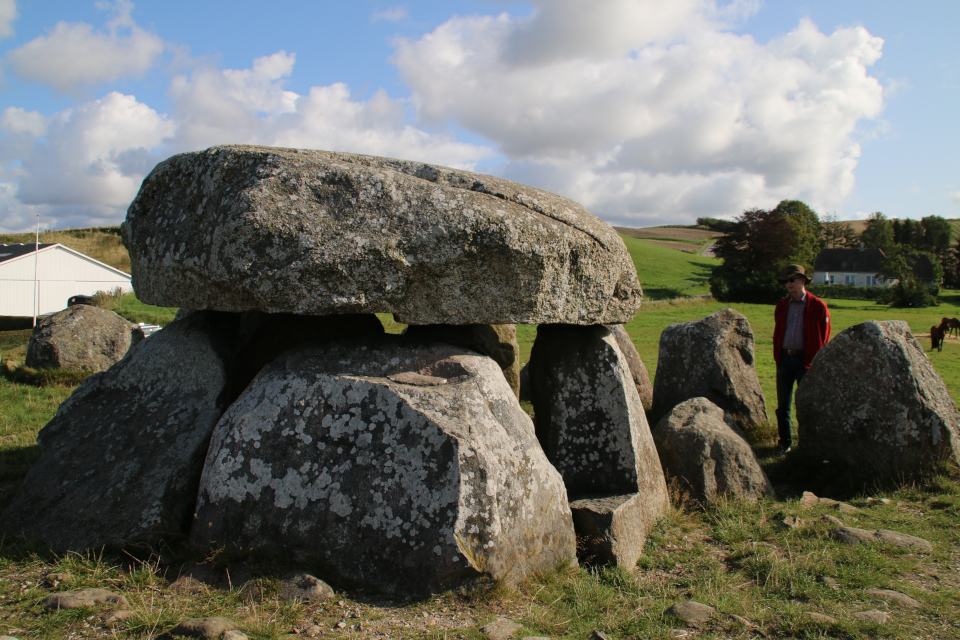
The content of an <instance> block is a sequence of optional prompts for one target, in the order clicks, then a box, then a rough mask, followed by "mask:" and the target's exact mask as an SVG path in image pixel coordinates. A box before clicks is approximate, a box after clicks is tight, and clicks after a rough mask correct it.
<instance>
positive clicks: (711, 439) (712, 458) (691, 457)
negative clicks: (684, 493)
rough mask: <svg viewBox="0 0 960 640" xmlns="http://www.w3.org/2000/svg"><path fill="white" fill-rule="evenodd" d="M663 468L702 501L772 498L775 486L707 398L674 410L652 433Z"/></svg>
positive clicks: (692, 399)
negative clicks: (725, 498) (729, 498)
mask: <svg viewBox="0 0 960 640" xmlns="http://www.w3.org/2000/svg"><path fill="white" fill-rule="evenodd" d="M653 440H654V443H656V446H657V452H658V453H659V454H660V464H661V465H662V466H663V470H664V472H665V473H666V474H667V475H668V476H672V477H674V478H677V479H678V480H679V481H680V482H681V483H682V484H683V486H684V487H685V488H686V489H687V490H688V491H689V492H690V495H691V497H693V498H694V499H695V500H699V501H701V502H713V501H714V500H716V499H717V498H720V497H721V496H727V497H731V498H736V499H740V500H756V499H757V498H761V497H764V496H766V497H773V495H774V492H773V486H772V485H771V484H770V480H768V479H767V474H765V473H764V472H763V469H761V468H760V463H759V462H758V461H757V456H756V454H754V452H753V449H751V448H750V445H749V444H747V441H746V440H744V439H743V436H742V435H740V433H739V432H738V430H737V427H736V425H735V424H734V423H733V421H732V420H730V419H729V418H726V417H725V416H724V412H723V409H721V408H720V407H718V406H717V405H715V404H714V403H712V402H710V401H709V400H707V399H706V398H691V399H690V400H686V401H684V402H681V403H680V404H678V405H677V406H676V407H674V408H673V410H671V411H670V412H669V413H668V414H667V415H666V416H664V418H663V419H662V420H661V421H660V422H659V424H657V426H656V427H655V428H654V430H653Z"/></svg>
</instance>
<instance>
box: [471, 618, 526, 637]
mask: <svg viewBox="0 0 960 640" xmlns="http://www.w3.org/2000/svg"><path fill="white" fill-rule="evenodd" d="M519 630H520V625H519V624H517V623H516V622H514V621H513V620H507V619H506V618H497V619H496V620H494V621H493V622H488V623H487V624H485V625H483V626H482V627H480V631H482V632H483V633H484V634H486V636H487V637H488V638H490V640H507V639H508V638H510V637H511V636H512V635H513V634H515V633H516V632H517V631H519Z"/></svg>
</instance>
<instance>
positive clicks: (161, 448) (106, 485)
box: [0, 312, 237, 551]
mask: <svg viewBox="0 0 960 640" xmlns="http://www.w3.org/2000/svg"><path fill="white" fill-rule="evenodd" d="M231 316H232V317H231ZM236 324H237V323H236V316H235V315H234V314H221V313H215V312H197V313H194V314H191V315H190V316H187V318H185V319H184V320H180V321H177V322H174V323H172V324H170V325H168V326H167V327H166V328H164V330H163V331H160V332H158V333H157V334H156V335H153V336H151V337H150V338H147V339H145V340H144V341H143V342H141V343H140V344H139V345H137V347H136V348H135V349H133V350H131V351H130V353H129V354H128V355H127V357H126V358H124V359H123V360H121V361H120V362H119V363H117V364H116V365H114V366H113V367H111V368H110V369H109V370H107V371H105V372H103V373H98V374H94V375H93V376H91V377H89V378H87V379H86V380H85V381H84V383H83V384H82V385H80V387H78V388H77V390H76V391H74V392H73V394H72V395H71V396H70V397H69V398H68V399H67V400H66V401H65V402H64V403H63V404H61V405H60V408H59V409H58V410H57V413H56V415H55V416H54V418H53V419H52V420H51V421H50V422H49V423H48V424H47V425H46V426H45V427H44V428H43V429H41V430H40V433H39V435H38V438H37V441H38V442H39V444H40V448H41V451H42V453H41V456H40V460H39V461H38V462H37V463H36V464H35V465H34V466H33V468H32V469H30V472H29V473H28V474H27V477H26V480H24V482H23V485H21V487H20V490H19V492H18V493H17V495H16V496H15V497H14V499H13V502H12V503H11V504H10V506H9V507H8V508H7V509H6V511H4V513H3V516H2V518H0V522H2V524H3V527H4V528H5V529H6V530H8V531H11V532H13V533H16V534H23V535H25V536H27V537H29V538H36V539H38V540H41V541H43V542H44V543H46V544H48V545H50V546H51V547H53V548H54V549H56V550H58V551H66V550H74V551H79V550H82V549H97V548H100V547H102V546H104V545H115V546H130V545H135V544H144V545H154V544H156V543H158V542H159V541H160V540H162V539H168V538H170V537H176V536H178V535H181V534H183V533H184V531H183V529H184V527H186V526H187V523H188V521H189V516H190V514H191V513H192V510H193V505H194V502H195V500H196V493H197V485H198V483H199V480H200V472H201V470H202V465H203V459H204V453H205V452H206V449H207V443H208V440H209V437H210V433H211V431H212V430H213V427H214V425H215V424H216V423H217V420H219V418H220V416H221V415H222V414H223V411H224V409H225V406H224V398H225V396H226V395H227V394H226V391H227V390H228V375H227V372H228V371H229V370H230V368H231V364H232V353H233V348H234V345H235V343H236Z"/></svg>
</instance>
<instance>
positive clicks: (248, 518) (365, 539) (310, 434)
mask: <svg viewBox="0 0 960 640" xmlns="http://www.w3.org/2000/svg"><path fill="white" fill-rule="evenodd" d="M192 537H193V539H194V540H195V541H196V542H198V543H201V544H216V545H224V546H227V547H229V548H236V549H243V550H251V551H254V552H258V553H262V554H272V555H275V556H279V557H282V558H284V559H293V560H295V561H303V562H306V561H320V562H322V563H324V564H326V565H327V566H329V567H331V568H332V569H333V570H335V571H336V572H338V573H339V574H340V575H341V576H342V577H344V578H347V579H350V580H356V581H359V582H363V583H366V584H372V585H377V586H378V587H380V588H384V589H387V590H389V591H415V592H424V591H427V590H428V589H430V588H433V587H434V586H436V585H438V584H443V583H444V581H445V580H447V579H451V578H456V577H458V576H465V575H470V574H473V575H476V574H478V573H479V574H488V575H490V576H492V577H494V578H497V579H504V580H507V581H510V580H513V579H516V578H519V577H521V576H524V575H527V574H529V573H531V572H536V571H542V570H550V569H552V568H554V567H556V566H557V565H558V564H560V563H561V562H563V561H567V560H571V559H573V558H574V557H575V537H574V533H573V523H572V519H571V515H570V509H569V506H568V502H567V495H566V491H565V490H564V486H563V481H562V479H561V478H560V476H559V474H558V473H557V471H556V470H555V469H554V468H553V467H552V466H551V465H550V463H549V462H548V461H547V459H546V456H544V454H543V451H542V449H541V448H540V446H539V444H538V443H537V441H536V438H535V435H534V430H533V425H532V424H531V421H530V418H529V417H528V416H527V415H526V414H525V413H524V411H523V410H522V409H521V408H520V405H519V403H518V402H517V399H516V397H515V396H514V394H513V392H512V391H511V389H510V387H509V386H508V385H507V382H506V380H505V379H504V376H503V374H502V372H501V370H500V367H499V366H498V365H497V364H496V363H495V362H494V361H493V360H492V359H490V358H488V357H486V356H482V355H479V354H477V353H475V352H472V351H469V350H466V349H463V348H460V347H455V346H452V345H449V344H444V343H439V342H425V341H419V340H416V339H412V338H408V337H406V336H393V335H386V336H381V337H371V338H366V339H360V338H358V339H353V340H342V341H334V342H327V343H324V344H322V345H317V346H316V347H304V348H301V349H295V350H292V351H288V352H287V353H285V354H284V355H282V356H281V357H280V358H279V359H277V360H276V361H275V362H273V363H272V364H270V365H268V366H267V367H266V368H264V370H263V371H261V372H260V374H259V375H258V376H257V377H256V378H255V379H254V381H253V382H252V383H251V384H250V386H249V387H247V389H246V391H245V392H244V393H243V394H242V395H241V396H240V397H239V398H238V399H237V401H236V402H235V403H234V404H233V405H232V406H231V407H230V409H229V410H228V411H227V413H226V414H224V416H223V419H222V420H221V421H220V423H219V424H218V425H217V428H216V431H215V433H214V436H213V439H212V441H211V445H210V451H209V454H208V456H207V462H206V467H205V469H204V473H203V479H202V481H201V486H200V492H199V499H198V504H197V511H196V519H195V521H194V526H193V532H192Z"/></svg>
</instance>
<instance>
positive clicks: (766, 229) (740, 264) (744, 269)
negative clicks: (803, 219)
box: [710, 209, 796, 303]
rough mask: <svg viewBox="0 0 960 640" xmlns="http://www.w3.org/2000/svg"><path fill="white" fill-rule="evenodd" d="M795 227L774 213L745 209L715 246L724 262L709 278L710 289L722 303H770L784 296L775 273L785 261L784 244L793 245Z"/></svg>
mask: <svg viewBox="0 0 960 640" xmlns="http://www.w3.org/2000/svg"><path fill="white" fill-rule="evenodd" d="M795 238H796V236H795V231H794V227H793V226H792V225H791V224H790V222H788V220H787V218H786V217H785V216H783V215H782V214H780V213H779V212H777V211H776V210H773V211H764V210H763V209H750V210H748V211H744V212H743V214H742V215H741V216H740V217H738V218H737V219H736V220H735V222H734V228H733V229H732V230H731V231H730V232H729V233H727V235H725V236H723V237H722V238H718V239H717V241H716V244H715V245H714V253H715V254H716V256H717V257H718V258H721V259H722V260H723V263H722V264H721V265H720V266H718V267H716V268H715V269H714V271H713V275H712V276H711V277H710V291H711V293H713V296H714V297H715V298H716V299H717V300H720V301H722V302H732V301H738V302H759V303H773V302H776V301H777V300H779V299H780V298H782V297H783V295H784V293H783V286H782V285H780V283H778V282H777V280H776V275H777V273H778V272H779V271H780V270H781V269H782V268H783V266H784V265H785V264H789V262H787V260H788V258H789V257H790V256H789V255H787V254H785V252H784V248H785V247H792V246H794V244H795Z"/></svg>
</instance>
